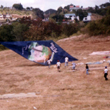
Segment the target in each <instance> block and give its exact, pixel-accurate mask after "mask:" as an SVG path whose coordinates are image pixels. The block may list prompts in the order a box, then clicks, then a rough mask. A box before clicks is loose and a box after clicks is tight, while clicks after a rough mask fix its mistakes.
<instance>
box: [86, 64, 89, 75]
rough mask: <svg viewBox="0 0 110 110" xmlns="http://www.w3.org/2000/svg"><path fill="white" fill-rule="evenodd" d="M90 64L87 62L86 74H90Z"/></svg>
mask: <svg viewBox="0 0 110 110" xmlns="http://www.w3.org/2000/svg"><path fill="white" fill-rule="evenodd" d="M88 71H89V66H88V64H86V74H89V72H88Z"/></svg>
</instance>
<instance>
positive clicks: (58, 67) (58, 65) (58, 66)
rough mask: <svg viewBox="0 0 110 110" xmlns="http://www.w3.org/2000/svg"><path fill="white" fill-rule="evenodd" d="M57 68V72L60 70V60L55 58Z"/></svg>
mask: <svg viewBox="0 0 110 110" xmlns="http://www.w3.org/2000/svg"><path fill="white" fill-rule="evenodd" d="M56 65H57V69H58V72H60V66H61V63H60V61H59V60H57V64H56Z"/></svg>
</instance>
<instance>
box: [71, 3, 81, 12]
mask: <svg viewBox="0 0 110 110" xmlns="http://www.w3.org/2000/svg"><path fill="white" fill-rule="evenodd" d="M69 9H70V12H72V11H73V10H76V11H77V10H79V9H81V8H80V7H79V6H75V5H70V7H69Z"/></svg>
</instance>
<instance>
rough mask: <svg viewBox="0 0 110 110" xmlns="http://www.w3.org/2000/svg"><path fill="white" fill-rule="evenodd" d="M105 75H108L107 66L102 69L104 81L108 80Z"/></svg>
mask: <svg viewBox="0 0 110 110" xmlns="http://www.w3.org/2000/svg"><path fill="white" fill-rule="evenodd" d="M107 75H108V69H107V66H105V69H104V78H105V80H108V78H107Z"/></svg>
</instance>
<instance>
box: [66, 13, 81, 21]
mask: <svg viewBox="0 0 110 110" xmlns="http://www.w3.org/2000/svg"><path fill="white" fill-rule="evenodd" d="M64 17H65V18H70V19H71V20H74V19H75V18H77V20H79V16H76V14H74V13H68V14H65V15H64Z"/></svg>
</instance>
